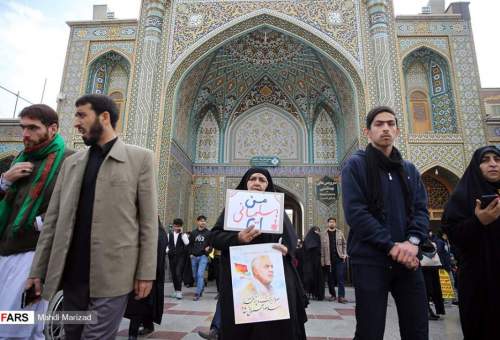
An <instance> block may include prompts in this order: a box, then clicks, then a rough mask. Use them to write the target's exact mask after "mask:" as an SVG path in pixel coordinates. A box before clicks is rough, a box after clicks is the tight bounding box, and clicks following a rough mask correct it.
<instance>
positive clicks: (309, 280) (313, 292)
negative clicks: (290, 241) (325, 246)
mask: <svg viewBox="0 0 500 340" xmlns="http://www.w3.org/2000/svg"><path fill="white" fill-rule="evenodd" d="M319 233H320V229H319V228H318V227H316V226H314V227H312V228H311V229H309V231H308V232H307V235H306V237H305V239H304V245H303V247H302V248H303V249H304V265H303V271H304V281H303V282H304V289H305V291H306V293H307V295H308V296H309V297H312V298H313V299H315V300H323V299H324V298H325V279H324V277H323V270H322V268H321V239H320V235H319Z"/></svg>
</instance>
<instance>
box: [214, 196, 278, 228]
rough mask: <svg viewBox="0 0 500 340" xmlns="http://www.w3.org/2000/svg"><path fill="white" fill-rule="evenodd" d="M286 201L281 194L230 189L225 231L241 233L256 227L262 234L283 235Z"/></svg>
mask: <svg viewBox="0 0 500 340" xmlns="http://www.w3.org/2000/svg"><path fill="white" fill-rule="evenodd" d="M284 200H285V195H284V194H283V193H280V192H265V191H248V190H232V189H229V190H227V192H226V213H225V216H224V230H235V231H240V230H244V229H246V228H248V227H249V226H251V225H254V226H255V227H256V228H257V229H259V230H260V231H261V232H262V233H269V234H281V233H283V211H284V208H283V206H284Z"/></svg>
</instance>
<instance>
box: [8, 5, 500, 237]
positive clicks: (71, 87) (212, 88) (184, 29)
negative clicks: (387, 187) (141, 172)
mask: <svg viewBox="0 0 500 340" xmlns="http://www.w3.org/2000/svg"><path fill="white" fill-rule="evenodd" d="M423 12H424V14H418V15H411V16H397V17H396V16H395V15H394V9H393V2H392V1H391V0H301V1H295V0H293V1H282V0H267V1H264V0H207V1H205V0H203V1H202V0H172V1H170V0H143V1H142V5H141V12H140V16H139V19H138V20H135V19H134V20H119V19H114V18H113V15H112V14H110V13H108V12H107V9H106V7H105V6H96V7H94V19H93V20H90V21H81V22H68V25H69V26H70V29H71V32H70V37H69V43H68V48H67V55H66V61H65V65H64V74H63V79H62V85H61V92H60V94H59V97H58V103H59V104H58V108H57V109H58V112H59V114H60V116H61V130H62V134H63V136H64V138H65V140H66V141H67V142H68V143H69V144H70V145H71V146H72V147H74V148H76V149H78V148H82V147H84V145H83V144H82V142H81V138H80V136H79V135H78V132H76V131H75V130H74V129H73V128H72V121H73V115H74V102H75V100H76V99H77V98H78V97H79V96H80V95H82V94H85V93H103V94H107V95H110V96H111V97H113V98H114V100H115V101H116V103H117V104H118V106H119V107H120V112H121V118H120V121H119V124H118V131H119V133H120V135H121V137H122V138H123V139H124V140H125V141H127V142H129V143H133V144H136V145H140V146H143V147H146V148H149V149H152V150H154V152H155V154H156V166H157V173H158V185H159V212H160V216H161V218H162V220H164V221H166V222H167V223H169V222H170V221H171V220H172V219H173V218H175V217H180V218H183V219H184V220H185V221H187V222H188V225H190V224H192V222H193V221H194V219H195V218H196V216H198V215H200V214H203V215H206V216H208V221H209V224H211V223H213V222H215V220H216V219H217V217H218V215H219V213H220V212H221V210H222V209H223V207H224V203H225V193H226V189H232V188H234V187H235V186H236V185H237V183H238V182H239V180H240V178H241V176H242V174H243V173H244V172H245V170H246V169H247V168H248V167H250V166H251V165H262V166H266V167H268V168H269V170H270V171H271V173H272V175H273V178H274V180H275V184H276V185H277V187H278V188H279V190H280V191H282V192H284V193H285V208H286V210H287V213H288V214H289V215H290V216H291V217H292V219H293V222H294V224H295V226H296V228H297V231H298V233H299V234H301V235H303V234H304V232H305V231H307V229H308V228H309V227H310V226H312V225H318V226H324V225H325V224H326V219H327V218H328V217H329V216H336V217H337V218H338V219H339V220H340V225H341V227H342V228H344V229H347V226H344V225H343V216H342V208H341V207H342V202H341V192H342V187H341V186H340V178H339V175H340V169H341V167H342V164H343V163H344V162H345V161H346V159H347V158H348V157H349V156H350V155H351V154H352V153H353V152H354V151H356V150H357V149H359V148H364V147H365V146H366V143H367V140H366V138H365V137H364V136H363V131H362V130H363V127H364V126H365V117H366V112H367V111H368V110H369V109H370V108H372V107H373V106H376V105H389V106H391V107H393V108H394V109H395V110H396V112H397V118H398V122H399V127H400V129H401V137H400V139H399V141H398V143H397V147H398V148H399V149H400V150H401V152H402V153H403V155H404V157H405V158H407V159H409V160H411V161H412V162H414V163H415V165H416V166H417V168H418V169H419V171H420V172H421V173H422V174H423V180H424V183H425V186H426V188H427V191H428V193H429V210H430V212H431V219H432V220H433V221H435V222H434V223H438V221H439V219H440V216H441V213H442V208H443V204H444V202H446V200H447V198H448V195H449V193H450V192H451V190H452V189H453V187H454V185H455V184H456V182H457V181H458V178H459V177H460V176H461V175H462V173H463V172H464V170H465V167H466V165H467V163H468V161H469V160H470V157H471V155H472V153H473V151H474V150H475V149H476V148H478V147H480V146H482V145H484V144H486V143H487V142H488V141H491V140H492V138H493V137H490V136H489V135H488V132H487V130H488V128H487V124H486V120H485V109H484V105H483V104H482V101H481V87H480V81H479V72H478V66H477V60H476V54H475V47H474V38H473V34H472V30H471V18H470V13H469V9H468V3H463V2H457V3H452V4H450V5H449V7H448V8H446V9H445V7H444V0H443V1H439V0H438V1H430V2H429V6H428V7H426V8H424V9H423ZM490 98H491V96H490ZM499 116H500V113H499ZM498 121H500V120H498ZM499 124H500V123H499ZM0 129H2V130H1V131H2V138H3V143H2V145H3V146H4V150H0V152H2V153H3V155H6V154H7V153H9V152H10V153H11V152H13V150H15V149H16V148H17V149H19V148H20V147H21V146H20V145H21V144H19V141H18V140H17V142H16V136H15V132H13V130H12V131H11V132H9V131H10V130H9V129H8V128H7V127H3V128H2V127H0ZM490 130H491V129H490ZM491 131H493V132H492V133H494V131H495V130H491ZM498 131H500V129H499V130H498ZM9 133H10V135H9ZM9 136H10V137H9ZM498 136H500V132H499V134H498ZM9 138H10V139H9ZM493 141H494V138H493Z"/></svg>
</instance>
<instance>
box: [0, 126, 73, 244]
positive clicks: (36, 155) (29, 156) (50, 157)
mask: <svg viewBox="0 0 500 340" xmlns="http://www.w3.org/2000/svg"><path fill="white" fill-rule="evenodd" d="M63 156H64V140H63V138H62V137H61V135H59V134H56V136H55V137H54V139H53V140H51V141H48V142H47V143H44V144H42V145H37V146H35V147H34V148H31V149H28V148H26V149H25V150H24V151H22V152H21V153H20V154H19V155H18V156H17V158H16V159H15V160H14V162H13V164H16V163H19V162H29V161H39V160H42V163H41V165H40V167H39V168H38V172H37V173H36V175H35V177H34V178H33V181H32V182H31V184H30V190H29V192H28V194H27V195H26V197H25V198H24V200H23V203H22V205H21V207H20V209H19V211H18V212H17V215H16V217H15V218H14V220H13V222H12V228H11V229H12V233H13V235H16V234H17V232H18V231H19V230H20V229H22V230H29V229H31V228H33V222H34V221H35V218H36V216H37V215H39V214H38V209H39V208H40V205H41V204H42V201H43V196H44V193H45V190H46V189H47V187H48V186H49V184H50V183H51V182H52V181H53V180H54V178H55V177H56V171H57V169H58V168H59V165H60V164H61V162H62V160H63ZM18 190H19V185H18V183H17V182H14V183H13V184H12V186H11V187H10V188H9V190H7V192H6V194H5V196H4V198H3V200H2V201H0V236H1V235H3V233H4V231H5V228H6V227H7V223H8V221H9V217H10V214H11V213H12V205H13V202H14V200H15V198H16V195H17V193H18Z"/></svg>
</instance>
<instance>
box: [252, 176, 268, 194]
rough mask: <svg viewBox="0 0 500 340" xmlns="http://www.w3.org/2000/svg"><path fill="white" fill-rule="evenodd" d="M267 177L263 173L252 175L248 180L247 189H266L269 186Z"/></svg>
mask: <svg viewBox="0 0 500 340" xmlns="http://www.w3.org/2000/svg"><path fill="white" fill-rule="evenodd" d="M268 184H269V183H268V182H267V178H266V176H264V175H263V174H261V173H258V172H256V173H254V174H252V175H251V176H250V178H249V179H248V182H247V189H248V190H255V191H266V189H267V186H268Z"/></svg>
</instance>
